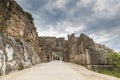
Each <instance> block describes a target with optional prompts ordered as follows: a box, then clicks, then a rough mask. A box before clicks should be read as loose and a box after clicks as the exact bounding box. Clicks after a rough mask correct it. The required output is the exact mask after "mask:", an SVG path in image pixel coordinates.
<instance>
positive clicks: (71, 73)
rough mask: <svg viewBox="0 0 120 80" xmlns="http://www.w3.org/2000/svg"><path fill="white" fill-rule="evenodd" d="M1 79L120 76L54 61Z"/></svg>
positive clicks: (72, 79)
mask: <svg viewBox="0 0 120 80" xmlns="http://www.w3.org/2000/svg"><path fill="white" fill-rule="evenodd" d="M0 80H120V78H115V77H111V76H107V75H104V74H99V73H96V72H93V71H90V70H87V69H86V68H85V67H83V66H80V65H76V64H73V63H65V62H62V61H52V62H49V63H42V64H39V65H36V66H34V67H32V68H30V69H26V70H22V71H19V72H13V73H11V74H8V75H6V76H3V77H0Z"/></svg>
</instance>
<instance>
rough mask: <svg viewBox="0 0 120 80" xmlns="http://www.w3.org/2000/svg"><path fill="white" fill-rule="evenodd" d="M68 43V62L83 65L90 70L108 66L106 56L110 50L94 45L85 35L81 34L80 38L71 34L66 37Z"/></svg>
mask: <svg viewBox="0 0 120 80" xmlns="http://www.w3.org/2000/svg"><path fill="white" fill-rule="evenodd" d="M68 42H69V43H68V46H69V61H70V62H73V63H77V64H82V65H85V66H86V67H88V68H89V69H92V70H97V69H98V68H104V67H106V66H108V65H109V63H108V61H107V54H108V53H109V52H110V51H112V50H111V49H109V48H107V47H105V46H104V45H100V44H97V43H95V42H94V41H93V39H90V38H89V37H88V36H86V35H85V34H81V35H80V37H75V36H74V34H72V35H70V36H69V37H68ZM108 67H109V66H108Z"/></svg>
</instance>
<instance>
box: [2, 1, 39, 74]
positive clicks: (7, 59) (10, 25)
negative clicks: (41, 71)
mask: <svg viewBox="0 0 120 80" xmlns="http://www.w3.org/2000/svg"><path fill="white" fill-rule="evenodd" d="M38 40H39V39H38V34H37V32H36V28H35V27H34V24H33V23H32V22H31V21H30V20H29V19H28V17H27V15H26V13H25V12H24V11H23V9H22V8H21V7H20V6H19V5H18V4H17V3H16V2H15V1H14V0H0V74H1V75H2V74H6V73H9V72H11V71H15V70H21V69H24V68H27V67H30V66H32V65H34V64H36V63H39V62H40V59H39V57H38V54H39V53H40V50H41V48H40V47H39V44H38V43H39V41H38Z"/></svg>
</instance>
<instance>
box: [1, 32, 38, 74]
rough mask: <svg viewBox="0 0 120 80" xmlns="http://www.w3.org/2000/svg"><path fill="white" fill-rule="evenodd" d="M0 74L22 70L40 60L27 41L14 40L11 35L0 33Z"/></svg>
mask: <svg viewBox="0 0 120 80" xmlns="http://www.w3.org/2000/svg"><path fill="white" fill-rule="evenodd" d="M0 43H3V44H2V46H1V48H0V74H1V75H4V74H8V73H9V72H11V71H16V70H22V69H24V68H28V67H31V66H32V65H35V64H37V63H39V62H40V59H39V57H38V55H37V53H36V52H35V51H34V50H33V47H32V46H31V44H30V43H29V42H25V41H24V40H21V42H20V43H19V42H16V41H15V40H14V38H13V37H10V36H9V37H7V36H6V35H5V34H4V35H3V34H0Z"/></svg>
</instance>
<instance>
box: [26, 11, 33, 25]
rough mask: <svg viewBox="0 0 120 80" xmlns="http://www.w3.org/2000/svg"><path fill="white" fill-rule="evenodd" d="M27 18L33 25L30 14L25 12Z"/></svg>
mask: <svg viewBox="0 0 120 80" xmlns="http://www.w3.org/2000/svg"><path fill="white" fill-rule="evenodd" d="M25 14H26V16H27V18H28V19H29V20H30V22H31V23H32V24H33V20H34V19H33V17H32V14H30V13H29V12H25Z"/></svg>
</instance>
